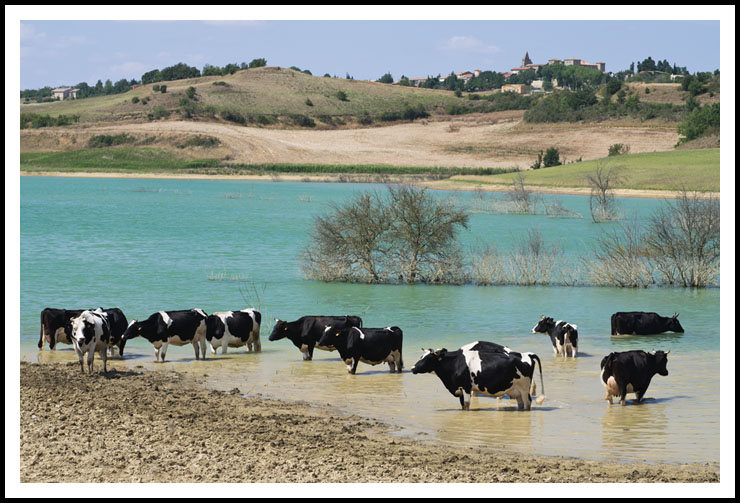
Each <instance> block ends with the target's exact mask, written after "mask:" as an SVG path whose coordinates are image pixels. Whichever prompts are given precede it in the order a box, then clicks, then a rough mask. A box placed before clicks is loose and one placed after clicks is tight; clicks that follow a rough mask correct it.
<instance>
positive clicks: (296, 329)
mask: <svg viewBox="0 0 740 503" xmlns="http://www.w3.org/2000/svg"><path fill="white" fill-rule="evenodd" d="M349 327H362V318H360V317H359V316H303V317H301V318H298V319H297V320H295V321H282V320H279V319H275V326H274V327H273V329H272V333H271V334H270V337H269V340H271V341H277V340H280V339H282V338H284V337H287V338H288V339H290V340H291V342H292V343H293V344H294V345H295V347H297V348H298V349H300V350H301V353H303V359H304V360H311V359H312V358H313V349H314V347H315V346H316V343H317V342H318V341H319V339H321V336H322V335H324V332H325V331H327V330H329V329H335V330H341V329H343V328H349ZM319 349H325V350H328V351H331V350H332V348H331V347H319Z"/></svg>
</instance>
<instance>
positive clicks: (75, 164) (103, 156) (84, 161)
mask: <svg viewBox="0 0 740 503" xmlns="http://www.w3.org/2000/svg"><path fill="white" fill-rule="evenodd" d="M219 162H220V161H219V160H218V159H184V158H179V157H176V156H174V155H173V154H172V153H171V152H169V151H166V150H164V149H160V148H154V147H113V148H106V149H90V150H74V151H69V152H22V153H21V172H27V173H32V172H35V171H53V172H101V173H102V172H112V173H177V172H190V171H191V170H194V169H203V168H209V167H215V166H218V164H219Z"/></svg>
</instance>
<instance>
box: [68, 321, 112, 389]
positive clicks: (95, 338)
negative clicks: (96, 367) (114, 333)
mask: <svg viewBox="0 0 740 503" xmlns="http://www.w3.org/2000/svg"><path fill="white" fill-rule="evenodd" d="M70 327H71V335H70V339H72V344H73V345H74V348H75V352H76V353H77V358H78V359H79V360H80V368H81V369H82V373H83V374H84V373H85V365H84V364H83V363H82V360H83V358H84V356H85V354H87V368H88V372H89V373H90V374H92V371H93V360H94V359H95V352H96V351H97V352H98V353H100V358H101V359H102V360H103V372H108V368H107V365H106V359H107V355H106V353H107V350H108V341H109V339H110V329H109V327H108V320H107V316H106V315H105V313H102V312H98V311H83V312H82V313H80V315H79V316H77V317H75V318H72V320H71V323H70Z"/></svg>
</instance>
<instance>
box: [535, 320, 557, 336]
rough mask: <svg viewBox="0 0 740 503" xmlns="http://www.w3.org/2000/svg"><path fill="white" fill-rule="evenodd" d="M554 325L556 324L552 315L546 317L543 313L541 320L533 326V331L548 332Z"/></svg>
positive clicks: (536, 332)
mask: <svg viewBox="0 0 740 503" xmlns="http://www.w3.org/2000/svg"><path fill="white" fill-rule="evenodd" d="M554 326H555V320H553V319H552V318H550V317H546V316H545V315H542V318H540V321H539V322H537V324H536V325H535V326H534V327H533V328H532V333H533V334H546V333H548V332H549V331H550V329H551V328H552V327H554Z"/></svg>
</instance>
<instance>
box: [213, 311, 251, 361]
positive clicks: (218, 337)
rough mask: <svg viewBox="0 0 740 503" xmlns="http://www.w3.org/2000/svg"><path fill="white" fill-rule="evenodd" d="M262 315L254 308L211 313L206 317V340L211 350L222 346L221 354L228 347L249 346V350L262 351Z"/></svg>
mask: <svg viewBox="0 0 740 503" xmlns="http://www.w3.org/2000/svg"><path fill="white" fill-rule="evenodd" d="M261 322H262V315H261V314H260V312H259V311H256V310H254V309H242V310H241V311H223V312H217V313H211V314H210V315H208V318H206V340H207V341H208V343H209V344H210V346H211V352H212V353H213V354H216V350H217V349H218V348H219V347H221V354H225V353H226V352H227V350H228V348H230V347H231V348H239V347H241V346H247V351H248V352H250V353H251V352H252V351H253V350H254V352H260V351H261V350H262V345H261V344H260V323H261Z"/></svg>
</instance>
